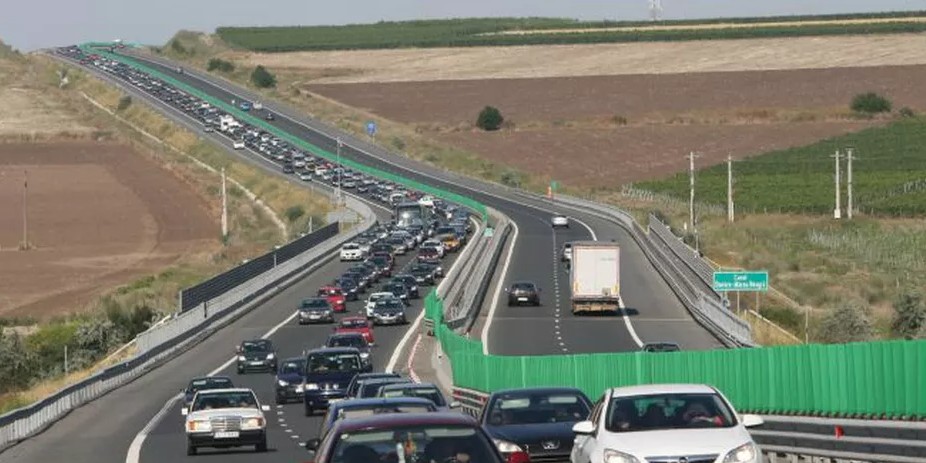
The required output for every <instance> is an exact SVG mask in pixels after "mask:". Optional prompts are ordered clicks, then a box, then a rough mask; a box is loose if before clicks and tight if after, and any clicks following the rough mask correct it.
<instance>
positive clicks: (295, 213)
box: [284, 205, 305, 223]
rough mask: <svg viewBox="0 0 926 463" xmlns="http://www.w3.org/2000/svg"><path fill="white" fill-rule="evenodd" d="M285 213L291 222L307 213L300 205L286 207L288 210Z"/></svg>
mask: <svg viewBox="0 0 926 463" xmlns="http://www.w3.org/2000/svg"><path fill="white" fill-rule="evenodd" d="M284 215H285V216H286V220H289V223H293V222H295V221H297V220H299V219H301V218H302V216H304V215H305V209H304V208H303V207H302V206H299V205H296V206H290V207H289V208H287V209H286V212H284Z"/></svg>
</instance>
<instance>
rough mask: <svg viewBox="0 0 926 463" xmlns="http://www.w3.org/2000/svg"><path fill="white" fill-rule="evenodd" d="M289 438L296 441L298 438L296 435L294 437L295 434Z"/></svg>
mask: <svg viewBox="0 0 926 463" xmlns="http://www.w3.org/2000/svg"><path fill="white" fill-rule="evenodd" d="M289 437H292V438H293V439H298V438H299V436H297V435H295V434H293V435H292V436H289Z"/></svg>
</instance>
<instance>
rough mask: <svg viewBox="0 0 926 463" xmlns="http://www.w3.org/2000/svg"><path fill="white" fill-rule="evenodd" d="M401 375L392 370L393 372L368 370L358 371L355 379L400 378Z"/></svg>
mask: <svg viewBox="0 0 926 463" xmlns="http://www.w3.org/2000/svg"><path fill="white" fill-rule="evenodd" d="M401 377H402V375H400V374H398V373H396V372H394V371H393V372H387V371H373V372H368V373H358V374H357V376H356V378H357V381H361V380H363V379H371V378H401Z"/></svg>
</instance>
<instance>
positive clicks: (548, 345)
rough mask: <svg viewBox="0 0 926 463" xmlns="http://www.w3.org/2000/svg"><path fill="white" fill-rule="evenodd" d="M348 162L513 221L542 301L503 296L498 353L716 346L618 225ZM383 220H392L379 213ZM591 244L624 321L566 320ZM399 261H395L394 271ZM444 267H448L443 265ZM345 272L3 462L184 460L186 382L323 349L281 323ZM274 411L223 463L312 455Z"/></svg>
mask: <svg viewBox="0 0 926 463" xmlns="http://www.w3.org/2000/svg"><path fill="white" fill-rule="evenodd" d="M148 64H149V65H151V66H153V67H156V68H157V69H158V70H160V71H162V72H164V73H170V74H171V75H172V77H174V78H177V79H180V80H182V81H183V82H185V83H186V84H188V85H190V86H192V87H195V88H197V89H199V90H201V91H204V92H206V93H208V94H210V95H212V96H214V97H216V98H218V99H221V100H223V101H226V102H230V101H231V99H233V98H234V99H237V100H239V101H240V100H241V98H242V95H245V92H244V91H243V90H241V89H235V88H233V87H232V86H231V85H230V84H225V83H223V84H222V85H215V84H213V83H211V82H209V81H206V80H203V79H200V78H198V77H197V76H195V75H191V74H190V73H189V72H188V73H185V74H182V75H181V74H177V73H175V72H174V67H173V66H168V65H160V64H157V63H154V62H149V63H148ZM111 81H112V80H111ZM125 88H126V89H127V90H128V91H131V92H132V93H133V94H135V95H136V96H137V97H138V98H139V100H141V101H147V102H149V103H151V104H152V105H153V106H154V107H156V108H158V109H159V110H161V111H163V112H164V113H165V114H167V115H168V116H169V117H171V118H173V119H175V120H177V121H180V122H183V123H184V124H187V125H189V124H190V120H188V119H186V118H185V116H184V115H183V114H182V113H179V112H178V111H176V110H174V109H172V108H171V107H170V106H168V105H164V104H162V103H160V102H158V101H157V100H155V99H153V98H151V97H148V96H146V95H145V94H143V93H141V92H139V91H138V90H137V89H131V88H129V86H128V85H125ZM265 105H267V104H266V103H265ZM268 106H273V105H268ZM282 113H289V116H288V117H277V118H276V120H275V121H273V122H272V123H273V124H274V125H275V126H276V127H278V128H280V129H282V130H285V131H287V132H289V133H291V134H293V135H295V136H297V137H300V138H302V139H304V140H307V141H309V142H310V143H313V144H315V145H316V146H319V147H320V148H323V149H326V150H329V151H334V150H335V149H336V147H335V143H336V142H335V141H334V140H333V139H332V138H330V137H328V136H327V135H325V134H323V133H321V132H319V131H317V130H314V129H313V128H311V124H312V121H310V120H308V119H306V118H302V117H300V116H298V115H297V114H295V113H293V112H290V111H286V110H283V109H282V108H281V109H280V110H278V111H277V114H278V115H280V114H282ZM238 155H240V154H238ZM342 155H343V156H344V157H345V158H350V159H354V160H356V161H359V162H362V163H364V164H367V165H370V166H373V167H376V168H379V169H381V170H384V171H389V172H394V173H397V174H400V175H403V176H405V177H408V178H412V179H415V180H418V181H421V182H423V183H428V184H432V185H434V186H437V187H440V188H444V189H447V190H449V191H453V192H456V193H460V194H463V195H466V196H470V197H473V198H474V199H477V200H479V201H482V202H484V203H485V204H487V205H489V206H490V207H493V208H495V209H498V210H499V211H501V212H502V213H504V214H506V215H508V216H509V217H510V218H511V219H512V220H513V221H514V222H515V223H516V225H517V231H516V233H515V235H513V237H515V238H516V239H515V240H514V247H513V251H512V252H511V253H510V255H505V254H503V262H502V264H501V265H507V273H506V274H505V275H504V280H505V281H504V283H505V284H508V283H510V282H511V281H515V280H531V281H534V282H536V283H538V284H539V286H541V288H543V290H544V291H543V296H542V297H543V305H542V306H541V307H512V308H508V307H506V305H505V298H504V296H505V294H504V293H503V292H501V293H499V294H498V295H497V299H496V300H495V302H496V303H497V308H496V309H495V310H494V311H492V315H493V318H492V321H491V324H490V328H489V329H490V331H489V333H488V341H489V348H490V349H491V351H492V353H498V354H534V355H540V354H556V353H566V352H568V353H583V352H614V351H628V350H636V349H637V348H638V346H639V342H640V341H674V342H678V343H680V344H681V345H682V346H683V347H684V348H687V349H704V348H713V347H717V346H719V343H718V342H717V341H716V340H715V339H714V338H713V337H712V336H711V335H710V334H708V333H707V332H706V331H705V330H704V329H703V328H701V327H700V326H699V325H697V324H696V323H695V322H694V321H693V320H692V319H691V318H690V316H689V315H688V314H687V312H686V311H685V309H684V307H683V306H682V305H681V304H680V303H679V301H678V300H677V299H676V298H675V297H674V295H673V294H672V293H671V291H670V290H669V289H668V287H667V286H666V284H665V283H664V282H663V281H662V279H661V278H660V276H659V275H658V273H656V271H655V269H653V267H652V265H651V264H650V263H649V262H648V260H647V259H646V258H645V256H644V255H643V253H642V251H641V250H640V249H639V248H638V247H637V246H636V245H635V243H634V242H633V240H632V239H631V238H630V236H629V235H628V234H627V233H626V232H624V230H622V229H621V228H619V227H618V226H617V225H616V224H615V223H612V222H609V221H605V220H602V219H599V218H597V217H594V216H589V215H586V214H581V213H577V212H574V211H570V210H568V209H565V208H558V207H553V208H552V209H551V207H550V206H548V205H544V204H541V203H540V202H539V201H532V200H529V199H524V198H521V197H519V196H513V195H508V194H506V192H505V191H504V189H502V188H497V187H494V186H491V185H485V184H483V183H481V182H476V181H471V180H467V179H461V178H457V177H455V176H452V175H448V174H446V173H443V172H440V171H438V170H437V169H434V168H433V167H429V166H424V165H420V164H417V163H414V162H413V161H410V160H408V159H406V158H401V157H396V158H394V159H390V160H389V161H386V160H384V159H382V158H380V157H377V156H373V155H371V154H367V153H365V152H363V151H361V150H359V149H355V148H353V147H350V146H348V147H345V148H343V149H342ZM248 159H249V161H251V162H254V163H256V164H258V165H262V166H263V167H266V168H268V170H269V171H272V172H274V173H275V174H277V175H282V173H280V172H279V170H278V169H274V168H273V167H272V166H268V165H266V164H264V163H263V162H262V161H260V160H259V159H257V158H256V157H253V156H251V157H248ZM374 209H376V208H375V207H374ZM380 211H382V209H380ZM382 213H383V214H386V213H385V212H384V211H382ZM553 213H564V214H567V215H569V216H570V217H572V218H573V220H572V221H571V226H570V228H569V229H560V230H556V231H554V230H553V229H552V227H551V226H550V217H551V215H552V214H553ZM384 216H385V215H384ZM586 239H598V240H616V241H617V242H619V243H620V244H621V245H622V247H623V252H622V260H623V264H622V267H623V269H622V279H623V282H622V287H623V296H624V300H625V303H626V304H627V307H628V311H627V312H628V313H629V314H630V315H629V316H627V317H607V318H602V317H589V318H577V317H573V316H572V315H571V313H570V311H569V288H568V284H567V283H566V273H565V272H564V270H563V268H562V267H561V265H560V263H559V258H558V253H559V249H560V247H561V245H562V243H564V242H566V241H571V240H586ZM403 263H404V261H400V263H399V265H402V264H403ZM448 265H449V263H445V265H444V267H445V269H446V268H447V267H448ZM345 266H346V264H340V263H338V262H331V263H329V264H327V265H325V266H323V267H322V268H320V269H319V270H318V271H316V272H315V273H313V274H312V275H311V276H310V277H308V278H307V279H306V280H305V281H303V282H301V283H299V284H297V285H295V286H293V287H291V288H289V289H288V290H286V291H284V292H283V293H281V294H280V295H278V296H276V297H274V298H273V299H271V300H270V301H268V302H267V303H265V304H263V305H262V306H260V307H258V308H256V309H255V310H254V311H253V312H251V313H250V314H248V315H246V316H245V317H243V318H241V319H240V320H238V321H236V322H235V323H233V324H231V325H230V326H229V327H227V328H225V329H224V330H223V331H221V332H220V333H219V334H218V335H216V336H213V337H211V338H209V339H207V340H205V341H204V342H203V343H201V344H199V345H197V346H196V347H194V348H192V349H191V350H189V351H188V352H186V353H184V354H182V355H181V356H179V357H178V358H176V359H174V360H172V361H170V362H169V363H167V364H165V365H164V366H162V367H161V368H159V369H157V370H155V371H153V372H151V373H149V374H148V375H146V376H144V377H142V378H140V379H139V380H137V381H135V382H134V383H132V384H130V385H128V386H126V387H124V388H121V389H119V390H117V391H115V392H113V393H111V394H109V395H107V396H106V397H103V398H101V399H99V400H97V401H96V402H93V403H91V404H90V405H88V406H85V407H83V408H81V409H78V410H76V411H74V412H72V413H71V414H70V415H69V416H67V417H66V418H64V419H63V420H61V421H59V422H58V423H56V424H54V425H52V426H51V427H50V428H49V429H48V430H47V431H46V432H45V433H43V434H41V435H39V436H37V437H35V438H33V439H30V440H28V441H26V442H23V443H21V444H19V445H17V446H15V447H13V448H11V449H10V450H8V451H7V452H4V453H3V454H0V461H16V462H33V461H34V462H39V461H48V460H51V459H58V458H61V456H62V455H66V456H67V458H69V459H71V460H75V461H78V462H84V461H87V462H89V461H94V462H98V461H101V462H116V461H119V462H122V461H130V462H131V463H136V462H139V461H145V462H156V461H178V460H183V459H185V458H187V457H186V456H185V445H184V441H183V438H184V436H183V430H182V427H181V419H180V414H179V405H178V404H177V403H176V402H171V399H172V398H174V397H175V396H176V394H177V392H178V391H179V390H180V389H181V388H182V387H183V386H184V385H185V384H186V382H187V381H188V380H189V378H191V377H193V376H196V375H202V374H205V373H209V372H212V371H216V370H217V369H219V368H220V367H222V366H223V365H224V364H225V363H226V361H228V360H229V359H230V358H231V354H232V350H233V347H234V346H235V345H236V343H237V342H238V341H239V340H241V339H244V338H250V337H257V336H263V335H267V334H268V333H270V337H271V339H273V340H274V342H275V344H276V345H277V346H278V348H279V349H280V352H281V354H282V355H284V356H285V355H295V354H298V353H299V352H301V351H302V349H303V348H304V347H305V346H307V345H309V346H313V345H320V344H321V343H322V342H323V341H324V338H325V336H326V335H327V334H328V332H329V330H330V328H328V327H311V326H310V327H300V326H297V325H296V324H295V322H292V321H290V322H288V323H284V324H282V325H280V323H281V322H283V321H284V320H286V319H287V318H288V317H289V316H290V315H292V313H293V310H294V308H295V306H296V303H297V301H298V300H300V299H301V298H303V297H305V296H307V295H310V294H312V293H314V291H315V290H316V289H317V288H318V287H319V286H320V285H322V284H325V283H328V282H330V281H331V279H333V278H334V277H335V276H337V275H339V274H340V273H341V272H342V271H343V269H344V267H345ZM490 295H492V294H490ZM357 307H358V305H357V303H353V304H352V307H351V310H357ZM419 310H420V303H416V304H414V305H413V306H412V308H411V309H410V316H413V315H416V314H417V312H418V311H419ZM405 331H406V330H405V328H380V329H377V332H376V337H377V342H378V344H379V345H378V347H377V348H376V353H375V354H374V355H375V361H374V363H375V366H376V367H377V368H379V369H382V368H383V367H384V366H385V364H386V362H387V360H388V359H389V356H390V355H391V354H392V350H393V349H394V348H395V346H396V345H397V344H398V342H399V339H400V338H401V337H402V336H403V335H404V333H405ZM219 371H221V372H223V373H227V374H231V375H232V376H233V377H234V378H235V380H236V381H237V382H238V383H239V384H241V385H244V386H248V387H253V388H254V389H255V390H256V391H257V392H258V394H259V396H260V398H261V399H262V400H263V401H264V402H265V403H269V404H272V398H273V395H272V393H273V389H272V386H273V385H272V380H271V378H272V377H271V376H269V375H257V374H255V375H248V376H243V377H239V376H235V375H234V373H233V372H232V371H230V370H228V368H227V366H226V368H225V369H221V370H219ZM272 406H273V407H274V410H273V411H272V412H271V413H270V418H271V420H270V423H271V427H270V441H269V443H270V447H271V449H272V451H271V453H269V454H252V453H247V452H245V453H235V452H232V453H231V454H228V455H223V456H222V457H220V458H222V459H223V461H224V460H241V461H271V460H272V461H300V460H301V459H303V458H304V457H305V456H306V454H305V453H304V451H303V450H302V449H301V448H300V447H299V445H298V444H299V443H300V442H301V441H304V440H305V439H307V438H310V437H314V434H313V433H314V432H315V429H317V425H318V418H307V417H304V416H303V415H302V409H301V406H299V405H298V404H295V405H286V406H282V407H276V406H275V405H272ZM127 456H128V459H127ZM198 458H205V459H209V458H210V457H209V456H203V457H198Z"/></svg>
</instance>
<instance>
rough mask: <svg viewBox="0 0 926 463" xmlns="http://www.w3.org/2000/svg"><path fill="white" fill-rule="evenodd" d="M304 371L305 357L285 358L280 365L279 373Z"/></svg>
mask: <svg viewBox="0 0 926 463" xmlns="http://www.w3.org/2000/svg"><path fill="white" fill-rule="evenodd" d="M303 371H305V359H293V360H287V361H285V362H283V364H282V365H280V374H281V375H286V374H293V373H296V374H302V372H303Z"/></svg>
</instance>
